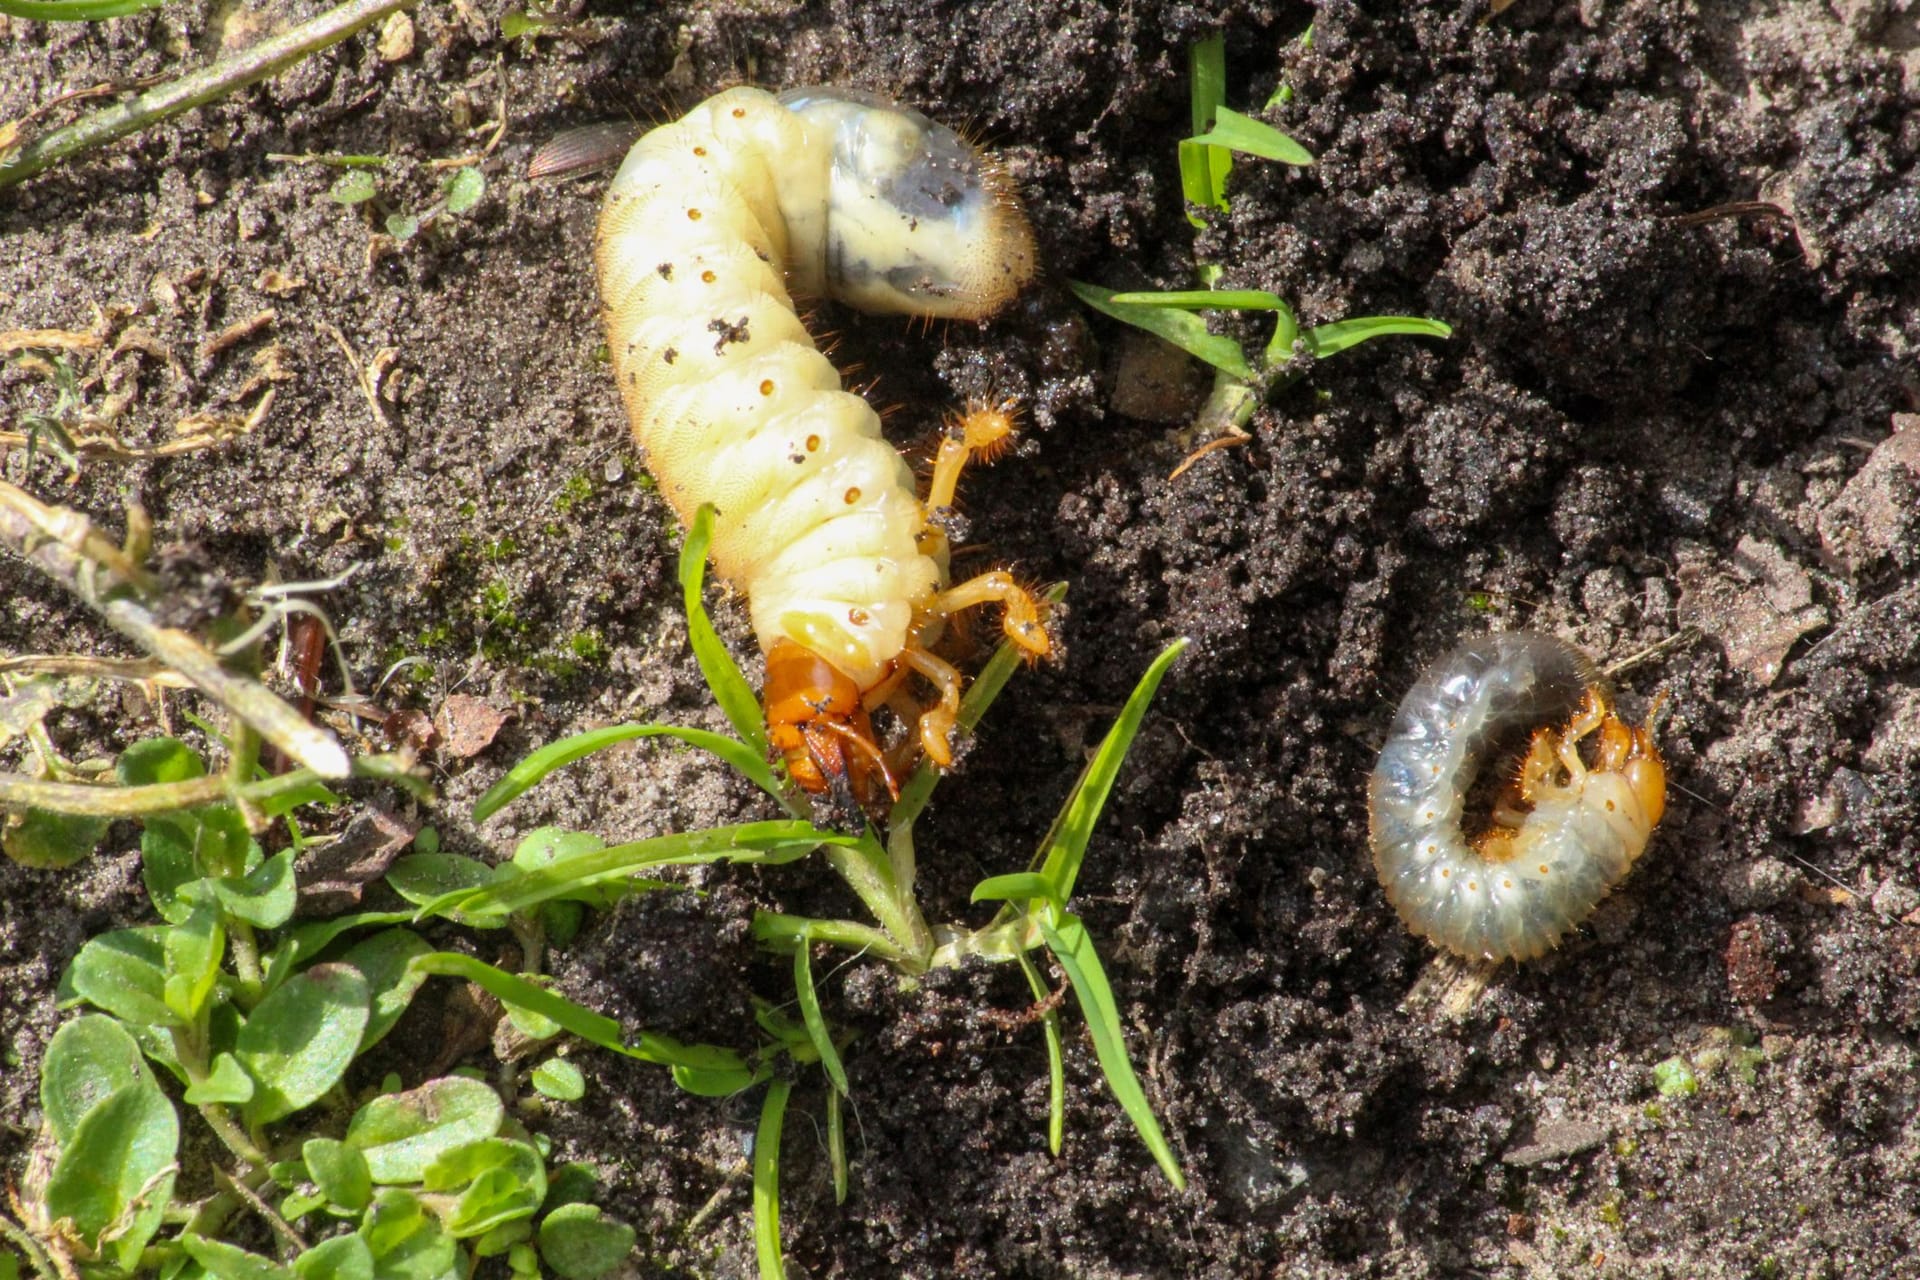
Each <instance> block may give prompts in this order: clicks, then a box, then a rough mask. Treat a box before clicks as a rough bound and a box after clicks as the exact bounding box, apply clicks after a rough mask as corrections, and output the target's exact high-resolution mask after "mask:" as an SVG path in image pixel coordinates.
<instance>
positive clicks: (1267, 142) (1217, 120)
mask: <svg viewBox="0 0 1920 1280" xmlns="http://www.w3.org/2000/svg"><path fill="white" fill-rule="evenodd" d="M1189 143H1191V144H1192V145H1194V146H1201V147H1224V148H1226V149H1227V150H1228V151H1238V152H1239V153H1240V154H1242V155H1248V156H1256V157H1258V158H1259V159H1262V160H1277V161H1279V162H1280V163H1281V164H1291V165H1299V166H1301V167H1305V166H1307V165H1310V164H1312V163H1313V152H1311V151H1309V150H1307V149H1306V148H1305V147H1303V146H1301V145H1300V144H1299V143H1298V142H1295V141H1294V140H1293V139H1292V138H1289V137H1288V136H1287V135H1286V134H1284V133H1282V132H1280V131H1279V130H1278V129H1276V128H1274V127H1273V126H1272V125H1270V124H1268V123H1266V122H1265V121H1264V120H1255V119H1254V118H1253V117H1252V116H1245V115H1241V114H1240V113H1239V112H1238V111H1235V110H1233V109H1232V108H1230V107H1221V108H1220V110H1219V111H1218V113H1217V114H1216V115H1215V116H1214V121H1213V127H1212V128H1211V129H1209V130H1207V131H1206V132H1205V133H1202V134H1200V135H1199V136H1198V137H1194V138H1188V139H1187V140H1186V141H1185V142H1183V143H1181V145H1182V146H1186V145H1188V144H1189Z"/></svg>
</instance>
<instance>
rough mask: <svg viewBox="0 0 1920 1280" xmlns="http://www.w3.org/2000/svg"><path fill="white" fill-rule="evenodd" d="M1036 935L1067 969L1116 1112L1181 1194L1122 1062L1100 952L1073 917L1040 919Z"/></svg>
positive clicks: (1179, 1180) (1176, 1170)
mask: <svg viewBox="0 0 1920 1280" xmlns="http://www.w3.org/2000/svg"><path fill="white" fill-rule="evenodd" d="M1040 932H1041V935H1042V936H1043V937H1045V938H1046V940H1047V949H1048V950H1050V951H1052V952H1053V954H1054V956H1055V957H1056V958H1057V959H1058V960H1059V961H1060V967H1061V968H1063V969H1065V970H1066V971H1067V980H1068V981H1069V982H1071V983H1072V984H1073V994H1074V998H1075V999H1076V1000H1077V1001H1078V1002H1079V1004H1080V1012H1081V1015H1082V1016H1083V1017H1085V1018H1086V1020H1087V1030H1088V1032H1089V1033H1090V1034H1091V1035H1092V1037H1093V1053H1094V1057H1095V1058H1097V1059H1098V1060H1099V1063H1100V1072H1101V1074H1102V1075H1104V1076H1106V1078H1107V1086H1108V1087H1109V1088H1110V1089H1112V1090H1113V1096H1114V1097H1115V1098H1116V1099H1118V1101H1119V1103H1120V1109H1121V1110H1123V1111H1125V1112H1126V1113H1127V1118H1128V1119H1130V1120H1132V1121H1133V1127H1134V1128H1135V1129H1136V1130H1138V1131H1139V1134H1140V1140H1141V1141H1142V1142H1144V1143H1146V1144H1147V1150H1148V1151H1150V1152H1152V1153H1153V1158H1154V1160H1155V1161H1157V1162H1158V1163H1159V1165H1160V1171H1161V1172H1162V1173H1164V1174H1166V1175H1167V1181H1169V1182H1171V1183H1172V1184H1173V1186H1174V1189H1175V1190H1177V1191H1185V1190H1186V1189H1187V1176H1186V1174H1185V1173H1183V1172H1181V1169H1180V1161H1179V1160H1178V1159H1176V1158H1175V1156H1174V1154H1173V1148H1172V1147H1171V1146H1170V1145H1168V1143H1167V1137H1166V1134H1164V1133H1162V1132H1161V1130H1160V1121H1159V1119H1158V1118H1157V1117H1155V1115H1154V1114H1153V1107H1152V1106H1151V1105H1150V1104H1149V1103H1148V1102H1147V1095H1146V1091H1145V1090H1143V1089H1142V1088H1141V1087H1140V1079H1139V1077H1138V1076H1136V1075H1135V1074H1134V1072H1133V1063H1132V1062H1130V1061H1129V1060H1128V1058H1127V1042H1126V1038H1125V1036H1123V1035H1122V1034H1121V1031H1120V1009H1119V1006H1118V1005H1117V1004H1115V1002H1114V999H1113V988H1112V987H1111V986H1109V985H1108V984H1107V974H1106V970H1105V969H1103V968H1101V966H1100V956H1099V953H1098V952H1096V951H1095V950H1094V947H1093V939H1092V938H1091V937H1090V936H1089V935H1088V933H1087V929H1086V926H1085V925H1084V924H1083V923H1081V921H1080V918H1079V917H1078V916H1076V915H1073V914H1071V913H1069V912H1062V913H1061V914H1060V915H1059V916H1058V917H1057V918H1055V919H1054V920H1052V921H1048V920H1046V919H1044V918H1043V919H1042V920H1041V922H1040Z"/></svg>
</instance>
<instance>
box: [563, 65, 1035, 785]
mask: <svg viewBox="0 0 1920 1280" xmlns="http://www.w3.org/2000/svg"><path fill="white" fill-rule="evenodd" d="M596 256H597V258H598V265H599V279H600V293H601V297H602V298H603V300H604V301H605V304H606V318H607V337H608V347H609V350H610V352H611V355H612V361H613V369H614V375H615V377H616V378H617V379H618V382H619V386H620V393H621V395H622V397H623V398H624V400H625V402H626V408H627V414H628V417H629V418H630V420H631V422H632V426H633V433H634V438H635V439H636V440H637V441H638V442H639V443H640V445H641V446H642V447H643V448H644V449H645V450H646V453H647V466H648V468H649V469H650V470H651V471H652V472H653V475H654V477H655V479H657V480H658V481H659V483H660V489H661V492H662V493H663V494H664V495H665V496H666V498H667V499H668V501H669V502H671V503H672V504H673V506H674V508H675V509H676V510H677V511H678V512H679V514H680V517H681V519H682V520H690V519H691V518H692V517H693V514H694V512H695V511H696V510H697V509H698V508H699V507H700V506H701V505H702V504H704V503H712V504H713V505H714V507H715V509H716V511H717V516H716V520H715V525H714V538H713V546H712V552H711V554H712V558H713V563H714V566H715V568H716V569H717V570H718V571H719V573H720V575H721V576H722V577H724V578H725V579H726V580H727V581H728V582H730V583H731V584H733V585H734V586H735V587H737V588H739V589H740V590H741V591H743V592H744V594H745V596H746V599H747V604H748V608H749V611H750V613H751V616H752V621H753V628H754V632H755V634H756V636H757V637H758V639H759V641H760V644H761V647H762V648H763V649H764V650H765V652H766V654H767V685H766V690H765V692H766V699H767V707H768V713H769V727H770V729H771V733H772V736H773V739H774V744H775V746H776V747H777V748H779V750H780V751H781V752H782V754H783V755H784V756H785V757H786V760H787V764H788V767H789V769H790V770H791V772H792V774H793V776H794V778H795V780H796V781H798V782H799V783H800V784H801V785H802V786H804V787H806V788H807V789H808V790H811V791H815V792H822V791H829V790H837V789H843V788H844V789H845V790H847V791H850V792H851V793H852V795H853V798H855V799H858V800H861V801H863V802H866V803H869V804H870V803H873V802H874V801H875V799H876V796H877V795H878V793H879V791H880V790H881V789H883V788H884V789H886V790H891V789H892V780H891V772H890V769H889V764H888V762H887V761H886V760H885V759H884V758H883V757H882V755H881V753H880V752H879V750H878V748H877V747H876V746H875V745H874V741H873V732H872V729H871V727H870V726H869V724H868V721H867V711H868V710H869V709H870V708H872V707H874V706H877V705H880V704H881V703H885V702H890V701H895V700H897V699H898V698H899V696H900V695H899V685H900V681H901V680H902V679H904V677H905V675H906V674H907V673H912V674H915V675H918V676H920V677H921V678H922V679H923V680H925V681H926V682H928V683H929V684H930V685H931V686H932V687H933V688H934V690H935V691H936V692H937V694H938V695H939V698H938V702H937V703H936V704H935V705H934V706H933V707H932V708H931V709H930V710H927V711H925V712H924V713H922V714H920V715H919V716H918V722H919V723H918V728H919V732H918V734H917V737H918V740H919V742H920V743H921V744H922V745H923V746H924V748H925V750H926V752H927V754H928V755H929V756H930V757H932V758H933V759H934V760H935V761H937V762H939V763H942V764H945V763H947V762H948V761H949V760H950V759H951V752H950V748H949V746H948V734H949V732H950V731H951V729H952V727H953V723H954V715H955V712H956V710H957V707H958V703H959V691H960V685H961V678H960V676H959V674H958V673H957V672H956V671H955V670H954V669H953V667H952V666H950V665H949V664H947V663H946V662H944V661H943V660H941V659H940V658H937V657H935V656H934V655H933V654H932V653H931V652H929V651H928V649H927V645H928V644H929V643H931V641H932V639H933V638H934V636H935V635H936V634H937V632H938V631H939V628H940V625H941V622H942V620H943V619H944V618H945V617H946V616H948V615H950V614H952V613H955V612H957V611H959V610H962V609H967V608H971V607H973V606H975V605H979V604H984V603H989V602H994V603H998V604H1000V605H1001V606H1002V607H1003V608H1004V610H1005V614H1006V617H1005V628H1006V631H1007V634H1008V635H1009V636H1010V637H1012V639H1013V640H1014V641H1015V642H1016V643H1017V644H1019V645H1021V646H1022V647H1023V648H1024V649H1025V650H1026V651H1027V652H1028V653H1030V654H1033V655H1036V656H1038V655H1044V654H1046V653H1047V652H1048V651H1049V648H1050V643H1051V642H1050V640H1049V638H1048V636H1047V633H1046V630H1045V628H1044V627H1043V626H1042V625H1041V622H1040V617H1039V610H1038V607H1037V605H1036V603H1035V601H1034V600H1033V598H1032V597H1031V596H1030V595H1029V594H1028V593H1027V592H1026V591H1024V590H1022V589H1021V588H1020V587H1019V586H1018V585H1017V584H1015V583H1014V582H1013V580H1012V579H1011V578H1010V577H1009V576H1008V575H1006V574H1004V573H1002V574H987V575H983V576H981V577H979V578H975V579H972V580H970V581H968V582H965V583H961V584H960V585H958V586H953V587H949V586H948V585H947V540H946V536H945V534H944V533H943V532H942V529H941V521H940V516H941V512H942V509H943V508H944V507H946V506H947V505H948V504H949V503H950V502H951V501H952V495H953V491H954V485H955V482H956V481H957V480H958V478H959V474H960V471H961V469H962V468H963V467H964V466H965V465H966V463H967V461H968V460H969V459H970V458H976V457H982V456H990V451H991V450H993V449H995V448H997V447H998V446H999V445H1000V444H1001V442H1002V439H1003V437H1004V436H1005V434H1006V431H1007V430H1009V429H1010V426H1011V423H1010V419H1008V417H1007V415H1005V414H1004V413H995V412H993V411H991V410H985V409H983V410H981V411H979V412H975V413H970V414H969V415H967V416H966V417H965V418H964V419H962V420H961V422H960V423H959V424H957V425H956V426H955V427H954V428H952V429H950V430H949V433H948V435H949V439H948V441H947V444H946V445H945V446H943V448H942V449H941V451H940V456H939V459H938V460H937V461H936V463H935V465H934V474H933V479H932V485H931V489H930V492H929V495H928V497H927V498H926V499H924V500H923V499H922V498H921V497H920V496H919V495H918V494H917V493H916V490H915V485H914V477H913V472H912V470H911V468H909V467H908V465H907V464H906V462H905V461H904V460H902V458H901V457H900V454H899V453H898V452H897V451H896V450H895V449H894V448H893V447H892V446H891V445H889V444H888V443H887V442H886V440H885V439H884V438H883V437H882V435H881V431H880V419H879V417H878V415H876V414H875V413H874V411H873V409H872V408H871V407H869V406H868V405H867V403H866V402H865V401H864V400H862V399H861V398H860V397H859V396H857V395H853V394H851V393H850V392H847V391H845V390H843V389H842V388H841V384H840V376H839V374H838V373H836V372H835V370H834V368H833V366H832V365H831V364H829V363H828V361H827V358H826V357H825V356H824V355H822V354H821V353H820V351H819V350H818V348H816V347H815V345H814V342H813V339H812V338H811V337H810V336H808V334H807V331H806V328H805V327H804V326H803V325H802V324H801V322H800V318H799V316H798V315H797V314H796V313H795V310H794V305H793V301H792V295H793V294H796V293H797V294H801V295H803V296H811V297H831V298H837V299H839V300H841V301H844V302H848V303H850V304H852V305H854V306H857V307H860V308H862V309H863V310H868V311H882V312H895V313H904V314H912V315H924V316H940V317H951V318H957V319H979V318H982V317H984V316H987V315H989V314H991V313H992V312H994V311H996V310H998V309H999V308H1000V307H1002V306H1004V305H1006V303H1007V302H1009V301H1011V300H1012V298H1013V297H1014V295H1015V294H1016V293H1017V292H1018V291H1019V289H1020V288H1021V286H1022V285H1024V284H1025V283H1026V281H1027V280H1028V279H1029V278H1030V277H1031V276H1032V274H1033V270H1034V246H1033V236H1032V232H1031V231H1030V230H1029V229H1028V227H1027V223H1026V219H1025V216H1024V215H1023V214H1022V213H1021V211H1020V208H1019V206H1018V204H1017V203H1016V202H1015V200H1014V199H1013V197H1012V195H1011V192H1010V190H1009V188H1008V184H1007V182H1006V180H1005V178H1004V176H1003V175H1002V174H1001V173H1000V171H999V169H998V168H997V167H995V166H994V165H993V164H992V163H991V162H990V161H989V160H988V159H986V158H985V157H983V156H982V155H980V154H979V153H978V152H976V151H975V150H974V149H973V148H972V147H970V146H968V145H967V144H966V143H965V142H964V141H962V140H961V139H960V138H959V137H958V136H956V135H955V134H954V133H953V132H952V131H951V130H949V129H945V128H943V127H941V126H939V125H936V124H934V123H933V122H932V121H930V120H928V119H927V118H926V117H925V116H922V115H920V114H919V113H918V112H915V111H909V110H905V109H903V108H900V107H896V106H893V105H891V104H889V103H886V102H884V101H882V100H880V99H878V98H873V97H869V96H866V95H862V94H856V93H851V92H847V91H844V90H829V89H803V90H796V91H792V92H789V93H787V94H784V95H782V96H780V97H778V98H776V97H774V96H773V95H772V94H769V93H765V92H763V91H761V90H758V89H732V90H729V91H727V92H725V93H722V94H719V95H717V96H716V97H713V98H709V99H708V100H707V101H706V102H703V103H702V104H700V105H699V106H698V107H695V108H694V109H693V110H692V111H691V112H689V113H688V114H687V115H686V116H685V117H683V118H682V119H680V120H677V121H675V122H673V123H672V124H668V125H665V126H662V127H661V128H658V129H655V130H653V131H652V132H650V133H648V134H647V135H646V136H645V137H643V138H641V139H640V141H639V142H638V143H636V144H635V145H634V147H633V149H632V150H631V151H630V152H628V153H627V158H626V161H625V162H624V163H623V164H622V166H621V168H620V171H619V174H618V175H617V176H616V177H615V178H614V180H613V185H612V187H611V188H610V189H609V191H608V193H607V200H606V205H605V207H604V209H603V210H602V212H601V216H600V228H599V237H598V243H597V248H596Z"/></svg>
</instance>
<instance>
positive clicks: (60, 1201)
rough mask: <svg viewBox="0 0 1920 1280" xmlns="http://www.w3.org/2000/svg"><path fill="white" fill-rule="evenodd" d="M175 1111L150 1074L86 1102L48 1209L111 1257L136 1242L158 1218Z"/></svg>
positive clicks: (57, 1169)
mask: <svg viewBox="0 0 1920 1280" xmlns="http://www.w3.org/2000/svg"><path fill="white" fill-rule="evenodd" d="M179 1146H180V1118H179V1117H178V1116H177V1115H175V1114H174V1110H173V1104H172V1103H171V1102H168V1101H167V1098H166V1095H165V1094H163V1093H161V1092H160V1090H159V1087H158V1086H156V1085H155V1084H153V1083H152V1082H151V1081H150V1080H143V1081H140V1082H138V1083H135V1084H129V1085H127V1086H126V1087H124V1088H122V1089H119V1090H117V1091H116V1092H114V1093H113V1094H112V1095H111V1096H110V1097H108V1098H107V1099H106V1100H105V1101H104V1102H101V1103H100V1104H99V1105H97V1106H95V1107H93V1108H92V1109H91V1110H89V1111H88V1112H87V1113H86V1115H85V1116H84V1117H82V1118H81V1121H80V1123H79V1125H77V1126H76V1127H75V1129H74V1131H73V1137H72V1139H71V1140H70V1141H69V1142H68V1143H67V1144H66V1145H65V1146H64V1147H62V1148H61V1151H60V1157H59V1159H58V1160H57V1161H56V1162H55V1163H54V1166H53V1174H52V1176H51V1177H50V1178H48V1180H47V1190H46V1197H45V1203H46V1212H47V1217H48V1218H50V1219H52V1220H54V1221H58V1220H59V1219H61V1218H68V1219H71V1220H72V1222H73V1225H74V1229H75V1230H76V1231H77V1232H79V1234H80V1236H81V1238H82V1239H83V1240H85V1241H87V1242H88V1243H89V1244H92V1245H97V1246H98V1247H100V1248H102V1249H104V1250H107V1251H108V1252H109V1253H110V1254H112V1255H113V1256H115V1257H124V1256H127V1255H128V1254H129V1253H130V1254H131V1256H133V1257H138V1256H139V1252H140V1249H141V1248H142V1247H144V1246H145V1244H146V1241H147V1240H148V1239H149V1238H150V1237H151V1236H152V1235H153V1231H154V1228H155V1227H157V1226H159V1224H160V1213H161V1212H162V1211H164V1210H165V1208H166V1206H167V1198H168V1195H169V1193H170V1191H171V1189H172V1186H173V1173H172V1169H173V1162H174V1157H175V1155H176V1153H177V1151H178V1149H179Z"/></svg>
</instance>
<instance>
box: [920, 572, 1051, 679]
mask: <svg viewBox="0 0 1920 1280" xmlns="http://www.w3.org/2000/svg"><path fill="white" fill-rule="evenodd" d="M983 604H998V605H999V606H1000V607H1001V609H1003V610H1004V611H1005V616H1004V618H1003V619H1002V621H1001V624H1000V625H1001V629H1002V630H1004V631H1005V632H1006V633H1007V639H1009V640H1011V641H1013V642H1014V643H1015V644H1016V645H1018V646H1020V650H1021V652H1023V653H1025V654H1026V656H1027V657H1029V658H1044V657H1046V656H1047V655H1048V654H1050V653H1052V652H1053V637H1051V636H1049V635H1048V634H1047V628H1046V624H1045V622H1043V621H1042V620H1041V616H1040V602H1039V601H1038V600H1036V599H1034V596H1033V593H1032V592H1030V591H1028V590H1027V589H1026V588H1025V587H1023V586H1021V585H1020V584H1019V583H1018V582H1016V581H1014V578H1013V575H1012V574H1010V573H1007V572H1006V571H1005V570H995V571H994V572H992V573H983V574H981V575H980V576H979V577H977V578H969V579H967V580H966V581H965V582H963V583H961V584H960V585H959V586H957V587H948V588H947V589H946V590H945V591H942V592H941V593H940V594H939V595H937V596H935V597H934V598H933V599H932V600H931V601H929V602H928V604H927V606H926V611H927V612H928V613H929V614H931V615H933V616H934V617H939V618H945V617H950V616H951V615H953V614H956V613H959V612H960V611H961V610H963V609H973V608H977V607H978V606H980V605H983Z"/></svg>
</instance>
